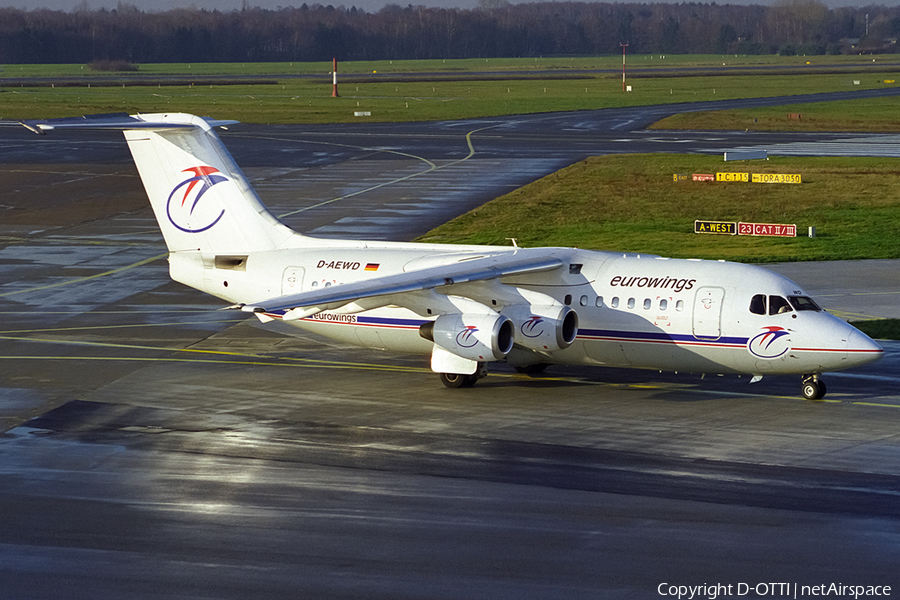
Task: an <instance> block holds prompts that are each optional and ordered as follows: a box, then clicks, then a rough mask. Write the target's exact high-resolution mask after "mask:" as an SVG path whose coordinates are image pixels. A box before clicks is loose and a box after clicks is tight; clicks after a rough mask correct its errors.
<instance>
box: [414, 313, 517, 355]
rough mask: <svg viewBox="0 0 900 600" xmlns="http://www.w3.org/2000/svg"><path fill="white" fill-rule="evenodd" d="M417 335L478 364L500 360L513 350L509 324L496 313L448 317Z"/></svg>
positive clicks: (430, 323) (508, 321) (425, 327)
mask: <svg viewBox="0 0 900 600" xmlns="http://www.w3.org/2000/svg"><path fill="white" fill-rule="evenodd" d="M419 335H421V336H422V337H423V338H425V339H426V340H431V341H433V342H434V343H435V344H437V345H438V346H440V347H441V348H443V349H444V350H447V351H448V352H451V353H453V354H455V355H457V356H460V357H462V358H466V359H469V360H474V361H478V362H486V361H492V360H501V359H503V358H505V357H506V355H507V354H509V351H510V350H512V347H513V336H514V327H513V323H512V321H510V320H509V319H508V318H507V317H504V316H502V315H499V314H497V313H493V314H484V315H467V314H459V313H457V314H449V315H441V316H439V317H438V318H437V319H435V320H434V321H431V322H428V323H425V324H424V325H422V326H421V327H420V328H419Z"/></svg>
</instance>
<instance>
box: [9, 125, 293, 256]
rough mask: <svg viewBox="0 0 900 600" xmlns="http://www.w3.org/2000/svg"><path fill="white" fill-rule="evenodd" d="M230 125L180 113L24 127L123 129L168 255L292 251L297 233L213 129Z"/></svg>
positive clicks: (42, 130)
mask: <svg viewBox="0 0 900 600" xmlns="http://www.w3.org/2000/svg"><path fill="white" fill-rule="evenodd" d="M233 123H236V121H217V120H214V119H210V118H204V117H196V116H193V115H187V114H180V113H171V114H168V113H166V114H141V115H132V116H129V115H127V114H124V113H123V114H121V115H98V116H87V117H79V118H71V119H50V120H46V121H26V122H24V123H23V124H24V125H25V126H26V127H28V128H29V129H31V130H32V131H35V132H36V133H44V132H45V131H47V130H51V129H64V128H69V129H118V130H122V131H124V133H125V139H126V140H127V141H128V147H129V149H130V150H131V154H132V156H133V157H134V162H135V164H136V165H137V169H138V173H139V174H140V176H141V180H142V181H143V183H144V188H145V189H146V190H147V195H148V196H149V198H150V204H151V205H152V206H153V211H154V213H155V214H156V219H157V221H159V227H160V229H161V230H162V233H163V236H164V237H165V240H166V245H167V246H168V248H169V251H170V252H172V253H177V252H197V251H199V252H201V253H203V254H209V255H216V254H222V253H229V254H235V253H238V254H239V253H246V252H254V251H260V250H275V249H279V248H284V247H289V246H295V245H296V242H297V238H298V237H299V235H298V234H296V233H295V232H294V231H292V230H291V229H290V228H288V227H287V226H286V225H284V224H283V223H281V222H280V221H279V220H278V219H277V218H276V217H275V216H274V215H272V214H271V213H270V212H269V211H268V210H267V209H266V207H265V206H264V205H263V203H262V202H261V201H260V199H259V197H258V196H257V195H256V192H255V191H254V190H253V188H252V187H251V186H250V184H249V182H248V181H247V179H246V178H245V177H244V175H243V173H241V170H240V168H239V167H238V166H237V164H236V163H235V162H234V159H233V158H232V157H231V155H230V154H229V153H228V151H227V150H226V149H225V146H224V145H223V144H222V142H221V140H220V139H219V136H218V135H216V133H215V131H214V129H213V128H214V127H218V126H225V125H231V124H233Z"/></svg>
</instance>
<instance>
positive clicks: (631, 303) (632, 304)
mask: <svg viewBox="0 0 900 600" xmlns="http://www.w3.org/2000/svg"><path fill="white" fill-rule="evenodd" d="M628 308H634V298H629V299H628Z"/></svg>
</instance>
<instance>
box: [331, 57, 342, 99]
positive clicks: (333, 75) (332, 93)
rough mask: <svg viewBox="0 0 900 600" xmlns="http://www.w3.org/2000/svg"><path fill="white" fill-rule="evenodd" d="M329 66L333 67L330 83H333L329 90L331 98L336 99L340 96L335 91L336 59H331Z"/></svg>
mask: <svg viewBox="0 0 900 600" xmlns="http://www.w3.org/2000/svg"><path fill="white" fill-rule="evenodd" d="M331 64H332V66H333V67H334V70H333V71H332V72H331V81H332V83H333V87H332V90H331V97H332V98H338V97H339V96H340V94H338V91H337V59H336V58H332V59H331Z"/></svg>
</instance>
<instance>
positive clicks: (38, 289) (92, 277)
mask: <svg viewBox="0 0 900 600" xmlns="http://www.w3.org/2000/svg"><path fill="white" fill-rule="evenodd" d="M168 255H169V253H168V252H166V253H165V254H159V255H157V256H154V257H151V258H145V259H144V260H140V261H138V262H136V263H132V264H130V265H125V266H124V267H119V268H118V269H113V270H111V271H104V272H103V273H97V274H95V275H88V276H87V277H78V278H76V279H70V280H68V281H61V282H59V283H51V284H50V285H42V286H38V287H33V288H27V289H24V290H16V291H14V292H6V293H3V294H0V298H5V297H7V296H15V295H16V294H25V293H27V292H38V291H40V290H49V289H51V288H56V287H60V286H63V285H71V284H73V283H80V282H82V281H90V280H91V279H97V278H98V277H106V276H107V275H115V274H116V273H121V272H123V271H127V270H129V269H134V268H135V267H141V266H143V265H146V264H148V263H152V262H154V261H157V260H159V259H161V258H165V257H167V256H168Z"/></svg>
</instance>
